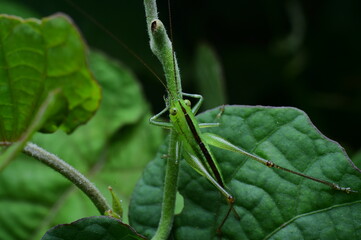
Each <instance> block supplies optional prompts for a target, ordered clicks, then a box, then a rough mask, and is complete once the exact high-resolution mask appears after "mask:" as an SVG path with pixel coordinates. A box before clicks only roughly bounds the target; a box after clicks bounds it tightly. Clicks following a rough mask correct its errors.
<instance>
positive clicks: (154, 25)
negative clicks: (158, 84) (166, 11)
mask: <svg viewBox="0 0 361 240" xmlns="http://www.w3.org/2000/svg"><path fill="white" fill-rule="evenodd" d="M144 7H145V14H146V20H147V29H148V34H149V38H150V48H151V50H152V52H153V53H154V55H156V56H157V58H158V59H159V61H160V62H161V64H162V66H163V70H164V73H165V77H166V79H167V87H166V88H167V90H168V92H177V94H179V95H181V94H182V89H181V84H180V74H179V69H178V66H177V61H176V58H175V55H174V52H173V46H172V42H171V41H170V39H169V37H168V35H167V33H166V30H165V28H164V25H163V23H162V22H161V21H160V20H159V19H158V13H157V5H156V2H155V0H144ZM163 85H164V83H163ZM174 97H178V98H180V97H181V96H169V98H174ZM179 145H180V143H179V142H178V141H177V134H176V133H175V132H174V131H173V130H171V132H170V137H169V150H168V158H167V166H166V173H165V180H164V192H163V202H162V212H161V218H160V221H159V225H158V229H157V232H156V233H155V235H154V237H153V238H152V240H166V239H167V238H168V235H169V233H170V231H171V229H172V226H173V219H174V211H175V202H176V194H177V188H178V172H179V160H180V156H179V155H180V147H181V146H179Z"/></svg>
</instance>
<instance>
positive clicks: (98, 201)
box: [23, 143, 111, 215]
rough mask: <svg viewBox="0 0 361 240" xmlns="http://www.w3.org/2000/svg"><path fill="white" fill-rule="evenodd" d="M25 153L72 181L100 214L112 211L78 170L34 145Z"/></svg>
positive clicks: (98, 192) (29, 146) (25, 149)
mask: <svg viewBox="0 0 361 240" xmlns="http://www.w3.org/2000/svg"><path fill="white" fill-rule="evenodd" d="M23 152H24V153H25V154H27V155H29V156H31V157H34V158H35V159H38V160H39V161H40V162H42V163H44V164H45V165H47V166H49V167H51V168H52V169H54V170H55V171H57V172H58V173H60V174H61V175H63V176H64V177H66V178H67V179H68V180H70V181H71V182H72V183H73V184H74V185H76V186H77V187H78V188H79V189H80V190H82V191H83V192H84V193H85V194H86V195H87V196H88V197H89V198H90V200H91V201H92V202H93V204H94V205H95V206H96V208H97V209H98V211H99V212H100V214H102V215H103V214H104V213H105V212H106V211H107V210H109V209H111V207H110V205H109V204H108V202H107V201H106V199H105V198H104V196H103V195H102V194H101V193H100V191H99V190H98V189H97V188H96V187H95V185H94V184H93V183H91V182H90V181H89V179H87V178H86V177H85V176H84V175H83V174H81V173H80V172H79V171H78V170H76V169H75V168H73V167H72V166H71V165H69V164H68V163H66V162H65V161H63V160H62V159H60V158H58V157H57V156H55V155H54V154H51V153H49V152H47V151H46V150H44V149H42V148H41V147H39V146H37V145H36V144H33V143H28V144H27V145H26V147H25V148H24V150H23Z"/></svg>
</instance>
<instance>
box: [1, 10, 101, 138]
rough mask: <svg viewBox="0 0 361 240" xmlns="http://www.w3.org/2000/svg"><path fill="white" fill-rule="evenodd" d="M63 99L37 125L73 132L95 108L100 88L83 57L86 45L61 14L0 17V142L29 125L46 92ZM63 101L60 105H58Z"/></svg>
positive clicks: (18, 134) (21, 132)
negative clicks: (51, 92) (39, 18)
mask: <svg viewBox="0 0 361 240" xmlns="http://www.w3.org/2000/svg"><path fill="white" fill-rule="evenodd" d="M54 89H60V90H61V92H62V94H63V95H64V96H65V98H62V99H61V101H58V103H57V105H58V106H55V109H56V110H57V111H56V112H54V113H53V115H52V117H50V118H48V119H47V121H46V122H45V123H44V125H43V126H42V128H41V130H42V131H45V132H54V131H55V130H57V128H58V127H59V126H60V127H61V128H62V129H63V130H64V131H65V132H68V133H69V132H72V131H73V130H74V129H75V128H76V127H77V126H79V125H80V124H83V123H85V122H86V121H88V119H89V118H90V117H92V116H93V114H94V112H95V111H96V109H97V108H98V105H99V101H100V88H99V86H98V84H97V82H96V81H95V80H94V79H93V77H92V75H91V73H90V70H89V68H88V64H87V62H86V47H85V44H84V42H83V40H82V38H81V36H80V34H79V32H78V31H77V29H76V28H75V26H74V25H73V24H72V22H71V21H70V20H69V19H68V18H67V17H66V16H64V15H59V14H58V15H54V16H51V17H47V18H44V19H42V20H37V19H22V18H18V17H14V16H8V15H1V16H0V96H1V98H0V141H4V142H14V141H16V140H18V139H19V138H20V136H21V135H22V134H23V133H24V131H25V130H26V129H27V128H28V126H29V124H30V122H31V120H32V118H33V116H34V112H37V110H38V109H39V107H40V105H41V103H42V102H43V101H44V99H45V98H46V96H47V95H48V93H49V92H50V91H52V90H54ZM59 106H62V107H59Z"/></svg>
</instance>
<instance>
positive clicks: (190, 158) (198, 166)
mask: <svg viewBox="0 0 361 240" xmlns="http://www.w3.org/2000/svg"><path fill="white" fill-rule="evenodd" d="M183 156H184V158H185V159H186V161H187V162H188V164H189V165H191V166H192V167H193V168H194V169H195V170H196V171H197V172H198V173H199V174H201V175H202V176H204V177H205V178H207V179H208V181H209V182H211V183H212V184H213V185H214V186H215V187H216V188H217V190H218V191H219V192H220V193H221V194H222V195H223V196H224V197H225V198H226V200H227V203H228V205H229V209H228V211H227V213H226V214H225V216H224V217H223V219H222V221H221V223H220V225H219V226H218V227H217V233H218V234H220V233H221V228H222V226H223V225H224V224H225V222H226V220H227V219H228V217H229V215H230V213H231V212H232V211H233V213H234V215H235V217H236V218H237V219H240V217H239V215H238V213H237V211H236V209H235V208H234V203H235V198H234V197H233V196H232V195H231V194H230V193H229V192H228V191H227V190H226V189H224V188H223V187H222V186H225V184H224V183H223V182H222V183H218V182H217V181H216V180H215V179H214V178H213V177H212V176H211V174H210V173H209V172H208V171H207V169H206V168H205V167H204V166H203V164H202V163H201V161H200V160H199V159H198V158H197V157H196V156H195V155H193V154H191V153H189V152H186V151H184V152H183Z"/></svg>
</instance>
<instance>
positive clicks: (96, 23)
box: [64, 0, 167, 88]
mask: <svg viewBox="0 0 361 240" xmlns="http://www.w3.org/2000/svg"><path fill="white" fill-rule="evenodd" d="M64 1H66V2H67V3H68V4H69V5H71V6H72V7H73V8H75V9H76V10H77V11H79V12H80V13H81V14H83V15H84V16H85V17H86V18H88V19H89V20H90V21H91V22H92V23H93V24H95V25H96V26H97V27H98V28H100V29H101V30H102V31H104V32H105V33H106V34H108V35H109V36H110V37H111V38H112V39H113V40H114V41H116V42H117V43H118V44H119V45H121V46H122V47H123V48H124V49H125V50H126V51H128V52H129V54H131V55H132V56H133V57H134V58H135V59H137V60H138V61H139V62H140V63H141V64H143V66H144V67H145V68H146V69H147V70H148V71H149V72H150V73H152V74H153V75H154V76H155V77H156V78H157V79H158V80H159V81H160V82H161V83H162V85H163V86H165V87H166V85H165V83H164V81H163V80H162V79H161V78H160V77H159V76H158V74H156V73H155V71H154V70H153V69H152V68H151V67H149V65H148V64H147V63H146V62H144V60H143V59H142V58H141V57H140V56H139V55H138V54H137V53H136V52H134V51H133V50H132V49H130V48H129V47H128V45H127V44H125V43H124V42H123V41H122V40H120V39H119V38H118V37H117V36H115V35H114V34H113V33H112V32H111V31H109V30H108V29H107V28H106V27H105V26H104V25H102V24H101V23H99V22H98V21H97V20H96V19H95V18H93V16H91V15H90V14H88V13H87V12H86V11H84V10H83V9H82V8H81V7H79V6H78V5H77V4H75V3H74V2H73V1H72V0H64ZM166 88H167V87H166Z"/></svg>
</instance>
